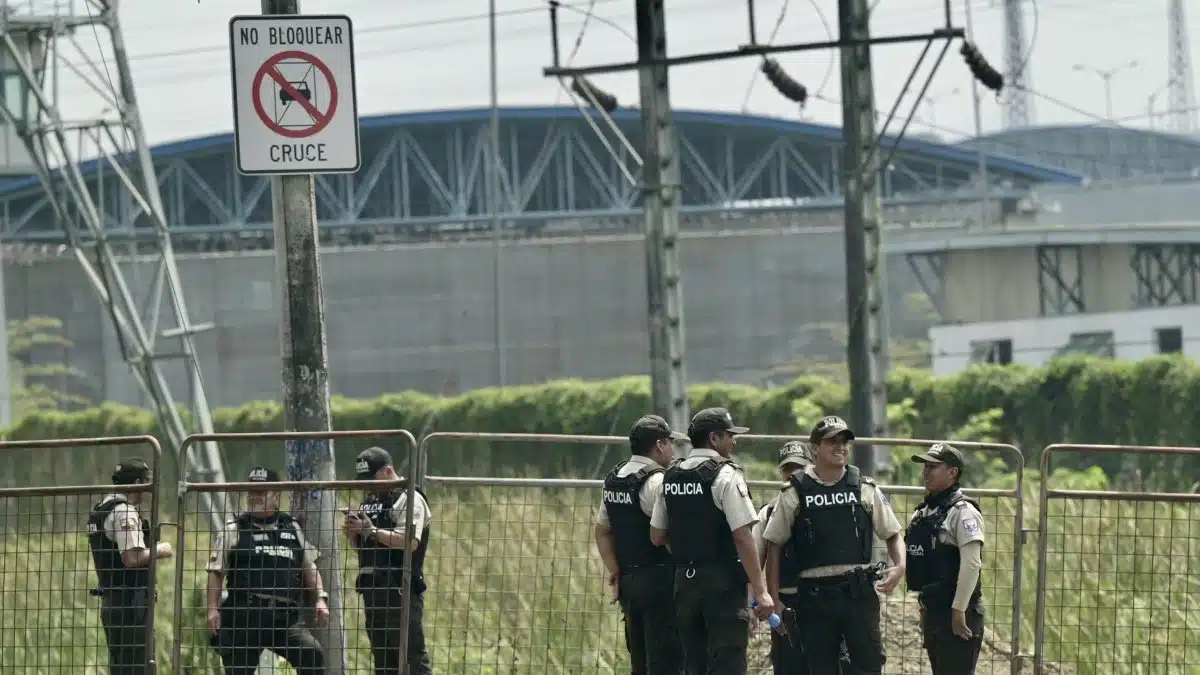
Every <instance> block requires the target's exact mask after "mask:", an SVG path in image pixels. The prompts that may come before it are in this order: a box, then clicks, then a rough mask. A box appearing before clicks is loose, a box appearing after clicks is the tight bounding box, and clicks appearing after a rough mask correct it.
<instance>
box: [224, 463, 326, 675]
mask: <svg viewBox="0 0 1200 675" xmlns="http://www.w3.org/2000/svg"><path fill="white" fill-rule="evenodd" d="M247 481H249V482H255V483H263V484H264V485H263V488H264V489H263V490H256V491H252V492H248V493H247V495H246V502H247V507H248V509H247V511H246V512H245V513H242V514H241V515H239V516H238V517H237V518H234V519H233V520H231V521H229V522H228V523H226V524H225V529H224V530H222V531H221V532H220V534H218V535H217V537H216V541H215V542H214V544H213V551H212V555H211V556H210V557H209V559H208V566H207V569H208V573H209V574H208V633H209V636H210V644H212V646H213V647H214V648H215V649H216V650H217V653H218V654H219V655H220V657H221V662H222V663H223V664H224V666H225V675H251V674H252V673H254V671H255V669H256V668H257V667H258V661H259V657H260V655H261V654H262V651H263V650H264V649H269V650H271V651H273V652H275V653H276V654H278V655H280V656H282V657H283V658H284V659H286V660H287V662H288V663H290V664H291V665H292V667H293V668H295V669H296V670H297V671H298V672H299V673H300V675H319V674H320V673H323V672H324V668H325V654H324V652H323V651H322V649H321V645H320V644H319V643H317V640H316V638H314V637H313V635H312V633H310V632H309V630H308V628H306V627H305V626H304V625H303V624H302V622H301V614H300V609H301V607H302V606H303V599H304V598H303V595H302V594H303V592H304V591H305V590H308V591H310V592H312V593H314V594H315V595H316V617H317V621H320V622H324V621H325V620H327V619H328V617H329V608H328V607H327V606H326V604H325V601H326V599H327V597H328V596H327V595H326V594H325V591H324V588H323V586H322V583H321V575H320V573H319V572H318V571H317V567H316V561H317V558H318V557H319V555H320V554H319V553H318V552H317V549H316V548H315V547H313V545H312V544H310V543H309V542H308V540H307V539H306V538H305V536H304V533H303V532H302V531H301V529H300V525H299V524H298V523H297V522H296V521H295V520H294V519H293V518H292V517H291V516H290V515H288V514H286V513H283V512H281V511H280V510H279V492H278V491H277V490H269V489H266V488H267V484H269V483H275V482H278V481H279V474H278V473H277V472H275V471H272V470H270V469H265V468H263V467H255V468H254V469H251V470H250V475H249V477H248V478H247ZM223 582H226V583H228V591H229V594H228V597H226V598H225V600H224V602H222V600H221V586H222V583H223Z"/></svg>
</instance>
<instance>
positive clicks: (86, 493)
mask: <svg viewBox="0 0 1200 675" xmlns="http://www.w3.org/2000/svg"><path fill="white" fill-rule="evenodd" d="M133 456H137V457H139V458H141V459H142V460H143V461H144V462H145V466H146V467H148V468H149V469H150V471H151V476H153V475H155V474H156V473H157V471H156V469H157V466H158V456H159V452H158V444H157V443H156V442H155V441H154V439H153V438H148V437H136V438H121V439H116V438H113V439H81V440H77V441H46V442H24V443H18V442H10V443H0V457H2V458H3V462H4V463H5V464H7V465H9V466H13V467H18V466H20V467H24V469H23V471H21V473H20V474H18V475H17V476H15V477H14V476H13V475H11V474H9V475H7V476H6V481H7V482H8V486H6V487H3V488H0V672H2V673H5V674H6V675H7V674H9V673H11V674H13V675H50V674H62V675H66V674H67V673H72V674H75V673H86V672H114V673H115V672H120V671H118V670H112V671H110V670H108V668H109V667H110V664H112V665H129V666H134V667H138V668H144V667H145V666H146V665H147V664H148V663H149V662H150V661H151V659H152V658H153V656H154V647H155V644H154V640H153V631H151V630H150V627H151V626H153V625H154V624H155V618H156V617H155V612H154V603H152V602H150V600H149V599H150V598H152V597H154V595H155V587H156V586H155V579H156V577H157V575H156V572H157V570H158V568H160V567H161V563H159V562H158V561H156V559H155V557H154V556H151V555H148V554H147V553H146V552H147V551H152V550H154V549H155V547H156V532H157V526H158V518H157V515H156V509H155V501H156V500H155V497H156V490H157V483H156V482H149V483H144V484H141V485H123V486H121V487H120V488H118V487H117V486H114V485H112V475H113V473H114V468H115V466H116V465H117V463H118V461H119V460H125V459H129V458H131V457H133ZM73 458H89V460H92V459H94V458H102V459H104V460H108V463H107V464H99V463H98V460H97V463H96V465H95V466H94V469H95V470H94V473H95V474H96V475H95V477H94V479H93V480H92V481H90V484H88V485H76V486H63V485H55V483H56V482H57V481H56V480H55V478H54V477H55V475H56V473H57V471H58V470H60V468H61V467H62V466H64V465H65V464H67V463H68V462H70V461H71V459H73ZM89 466H91V462H90V461H89V463H88V464H83V465H82V466H76V467H74V469H73V470H74V472H76V474H77V475H78V474H79V473H80V472H81V469H83V468H86V467H89ZM18 481H19V482H21V483H24V485H23V486H20V487H16V486H13V485H12V483H13V482H18ZM117 496H120V497H121V498H122V499H123V500H124V501H125V502H126V503H127V505H126V506H122V507H117V506H115V505H116V504H118V502H119V501H120V500H116V499H115V497H117ZM97 504H112V505H114V508H111V509H104V510H102V511H101V513H102V515H99V516H97V517H96V518H94V519H89V513H90V512H91V511H92V509H93V506H94V505H97ZM143 519H144V520H145V523H143V522H142V521H143ZM103 542H107V544H105V543H103ZM93 545H96V546H97V548H98V550H99V551H100V553H101V555H99V556H95V557H94V556H93V553H92V547H93ZM139 548H141V549H142V550H140V551H139V550H138V549H139ZM108 549H111V550H108ZM114 556H115V557H122V556H123V557H124V560H125V561H127V562H128V564H130V565H132V566H134V567H135V572H133V573H130V574H127V575H126V574H123V573H117V572H116V569H115V568H116V567H117V566H119V565H121V564H122V563H120V562H114ZM139 570H140V572H139ZM159 618H161V617H159ZM168 618H169V617H168ZM160 623H161V622H160ZM167 625H168V626H169V624H167ZM131 672H132V671H131ZM137 672H143V671H142V670H140V669H139V670H137Z"/></svg>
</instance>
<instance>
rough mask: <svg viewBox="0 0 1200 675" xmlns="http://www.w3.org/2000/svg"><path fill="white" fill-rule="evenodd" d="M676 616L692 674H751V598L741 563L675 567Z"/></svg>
mask: <svg viewBox="0 0 1200 675" xmlns="http://www.w3.org/2000/svg"><path fill="white" fill-rule="evenodd" d="M675 616H676V617H677V619H678V621H679V639H680V642H681V644H682V645H683V657H684V662H685V663H686V664H687V672H688V675H746V667H747V664H746V648H747V646H749V644H750V601H749V599H748V598H747V596H746V578H745V573H744V572H742V570H741V568H740V567H739V568H737V569H731V568H729V567H678V568H676V570H675Z"/></svg>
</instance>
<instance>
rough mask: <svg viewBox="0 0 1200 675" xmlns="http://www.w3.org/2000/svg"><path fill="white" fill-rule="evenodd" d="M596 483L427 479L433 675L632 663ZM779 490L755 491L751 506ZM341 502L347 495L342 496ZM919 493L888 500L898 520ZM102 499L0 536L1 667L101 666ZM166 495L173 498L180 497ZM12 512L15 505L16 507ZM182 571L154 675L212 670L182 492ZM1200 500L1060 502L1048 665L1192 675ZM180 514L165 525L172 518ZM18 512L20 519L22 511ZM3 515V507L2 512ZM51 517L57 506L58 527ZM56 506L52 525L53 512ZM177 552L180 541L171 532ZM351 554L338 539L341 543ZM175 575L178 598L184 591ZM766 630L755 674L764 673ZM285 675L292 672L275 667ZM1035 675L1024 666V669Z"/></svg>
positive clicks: (1007, 606)
mask: <svg viewBox="0 0 1200 675" xmlns="http://www.w3.org/2000/svg"><path fill="white" fill-rule="evenodd" d="M1035 488H1036V485H1031V486H1029V487H1028V491H1027V494H1026V499H1025V529H1026V530H1030V529H1034V528H1036V525H1037V513H1036V494H1035V493H1033V492H1032V490H1033V489H1035ZM597 496H598V495H597V493H596V491H595V490H594V489H587V488H525V487H498V486H492V487H470V488H466V487H449V486H438V485H434V486H433V487H431V490H430V501H431V503H432V507H433V510H434V521H433V536H432V543H431V546H430V549H429V557H428V560H427V564H426V575H427V577H428V579H429V584H430V589H429V591H428V593H427V594H426V599H425V604H426V617H425V627H426V632H427V636H428V643H429V649H430V653H431V656H432V658H433V661H434V665H435V668H436V670H437V672H439V673H444V674H458V673H463V674H467V673H470V674H477V673H487V674H497V675H499V674H506V675H507V674H512V675H517V674H526V673H527V674H529V675H541V674H552V673H554V674H563V675H566V674H570V675H588V674H591V673H595V674H600V673H613V672H622V671H623V670H624V669H625V668H627V657H626V654H625V650H624V643H623V638H622V637H621V629H622V625H621V620H620V613H619V611H618V610H617V608H616V607H614V606H613V605H611V604H610V603H609V602H608V589H607V588H606V586H605V585H604V582H603V575H602V573H601V568H600V565H599V562H598V560H597V559H596V556H595V553H594V551H593V545H592V529H591V523H592V519H593V517H594V513H595V511H594V509H595V505H596V500H597ZM771 496H772V494H771V491H770V490H769V489H757V490H755V497H756V499H757V500H758V501H760V502H761V501H764V500H766V499H769V498H770V497H771ZM346 498H347V500H348V499H349V498H350V496H349V495H346ZM918 498H919V497H918V496H916V495H911V494H900V493H899V491H892V503H893V506H894V508H895V511H896V513H897V515H898V516H899V517H900V518H901V520H904V519H906V518H907V516H908V514H910V513H911V510H912V507H913V506H914V505H915V501H916V500H917V499H918ZM94 499H95V496H94V495H90V496H81V497H78V498H70V499H68V498H55V499H54V500H49V499H46V500H43V502H41V503H40V506H39V505H38V504H35V503H34V502H33V500H32V499H30V500H24V501H22V502H21V506H22V508H21V509H20V510H19V513H20V514H22V515H21V518H20V522H17V523H15V524H14V523H12V522H9V523H7V525H8V527H6V529H5V534H4V535H3V539H2V540H0V672H2V673H5V674H8V673H12V674H13V675H26V674H30V675H32V674H33V673H47V674H49V673H64V674H65V673H105V672H106V668H105V661H106V656H105V650H104V638H103V634H102V632H101V630H100V622H99V612H98V608H99V602H98V600H97V599H96V598H92V597H90V596H89V595H88V594H87V589H88V588H89V587H91V586H93V585H94V583H95V577H94V573H93V572H92V570H91V562H90V559H89V557H88V553H87V549H86V540H85V538H84V536H83V531H82V527H83V521H82V519H81V518H77V515H78V514H79V513H80V512H81V511H85V510H86V504H87V502H88V501H91V500H94ZM170 503H171V502H166V504H168V505H169V504H170ZM10 504H11V502H10ZM186 504H187V507H186V509H187V511H188V513H187V514H185V516H186V517H185V519H184V521H185V525H186V526H187V536H186V540H185V547H184V550H183V551H181V552H177V554H178V555H181V556H182V560H183V577H182V579H179V578H178V577H177V575H176V569H175V562H176V561H175V560H171V561H166V562H167V564H165V565H162V567H161V569H160V570H159V574H158V577H157V579H158V585H159V598H158V603H157V613H158V617H157V623H156V625H157V641H158V654H159V673H163V674H167V673H180V672H186V673H196V674H200V673H204V674H208V673H214V674H215V673H218V672H219V662H218V660H217V658H216V656H215V654H214V652H213V651H212V650H211V649H210V648H209V647H208V646H207V635H206V633H205V629H204V615H203V614H204V613H203V606H204V586H205V574H204V572H203V568H204V564H205V562H206V561H207V558H208V550H209V546H210V542H209V538H208V536H207V533H206V532H204V528H203V527H201V526H200V525H201V523H200V522H199V519H197V518H193V517H192V512H193V511H195V510H197V509H198V503H197V502H196V501H195V500H194V499H193V498H192V497H189V498H188V500H187V502H186ZM1195 508H1196V507H1195V506H1192V505H1185V504H1176V505H1169V504H1140V505H1134V504H1128V503H1123V502H1098V501H1088V502H1081V501H1054V502H1052V505H1051V510H1050V533H1051V536H1050V538H1049V547H1048V549H1049V554H1048V557H1047V569H1048V572H1049V574H1048V583H1047V592H1046V604H1047V622H1046V623H1047V626H1046V642H1045V650H1046V655H1047V657H1048V659H1049V660H1050V661H1052V662H1054V663H1055V664H1056V665H1055V668H1054V672H1070V673H1080V674H1081V675H1093V674H1094V675H1129V674H1134V675H1142V674H1145V675H1158V674H1164V675H1165V674H1167V673H1172V674H1173V673H1180V674H1185V673H1191V672H1196V671H1200V645H1198V644H1197V642H1200V638H1195V637H1192V636H1193V635H1194V634H1195V633H1196V630H1197V629H1198V628H1200V588H1198V587H1197V582H1196V581H1195V577H1194V575H1193V574H1191V570H1193V569H1197V563H1198V562H1200V560H1197V557H1198V556H1200V546H1197V545H1196V544H1195V543H1193V542H1192V540H1193V539H1195V538H1196V537H1197V536H1200V525H1196V524H1194V523H1196V522H1198V521H1197V519H1196V516H1197V515H1198V514H1196V513H1195V512H1194V511H1195ZM983 509H984V512H985V518H986V521H987V532H988V545H987V548H986V550H985V566H986V569H985V573H984V574H985V577H984V585H985V598H986V603H987V604H986V607H987V612H988V614H987V616H988V639H987V647H986V648H985V651H984V654H983V656H982V658H981V663H980V666H979V668H978V670H977V673H979V674H980V675H985V674H987V675H1000V674H1002V673H1003V674H1007V673H1008V672H1009V653H1008V652H1009V644H1010V626H1011V617H1012V613H1013V611H1014V609H1015V602H1014V599H1013V592H1012V589H1013V581H1014V580H1013V573H1012V569H1013V561H1014V551H1015V548H1016V546H1015V544H1016V541H1017V537H1018V536H1022V533H1021V532H1019V531H1018V530H1017V529H1016V528H1015V527H1014V522H1015V519H1014V515H1015V513H1016V503H1015V500H1014V499H1011V498H1003V497H989V498H985V499H984V500H983ZM171 511H172V509H171V508H164V518H165V519H166V520H174V518H173V517H172V516H168V515H166V514H170V513H171ZM12 512H18V511H12ZM12 512H6V515H7V514H8V513H12ZM47 512H49V513H50V516H54V517H49V516H47V515H46V514H47ZM55 514H59V515H55ZM165 535H166V536H165V538H166V539H167V540H168V541H172V542H174V539H175V538H174V531H172V530H171V529H170V528H166V530H165ZM342 546H343V549H344V543H343V544H342ZM1036 549H1037V546H1036V537H1034V536H1032V535H1029V536H1027V537H1026V542H1025V546H1024V554H1023V559H1024V565H1023V570H1024V573H1023V575H1022V583H1023V592H1022V593H1021V597H1020V603H1021V607H1020V615H1021V619H1022V620H1021V627H1022V634H1021V636H1022V640H1021V644H1022V649H1023V651H1032V648H1033V633H1032V631H1033V626H1034V608H1035V603H1036V589H1035V580H1036V577H1035V571H1036V558H1037V555H1036V554H1037V550H1036ZM341 555H342V560H341V564H340V566H339V567H340V569H341V574H340V575H339V577H340V580H341V582H342V583H341V585H342V588H343V591H344V596H345V604H346V611H345V618H346V633H345V635H346V642H347V645H348V647H347V648H348V653H347V661H348V663H349V664H350V670H349V671H348V672H351V673H368V672H370V657H369V651H368V649H367V642H366V637H365V633H364V631H363V630H362V610H361V606H360V604H359V601H358V598H357V597H356V596H355V594H354V593H353V591H352V590H349V592H346V590H347V589H352V588H353V579H354V575H355V572H356V566H355V562H354V560H353V559H352V558H351V556H350V555H349V554H348V552H347V551H345V550H342V552H341ZM177 580H180V581H181V582H182V588H183V606H182V607H176V606H175V601H174V587H175V583H176V581H177ZM176 617H179V619H180V621H182V625H183V640H182V645H181V652H182V660H181V662H180V663H179V664H171V663H170V658H169V655H170V646H171V643H172V635H173V625H172V624H173V621H174V620H175V619H176ZM885 617H886V618H885V634H886V641H887V648H888V654H889V661H888V666H887V670H886V672H888V673H922V672H928V671H927V667H926V666H925V665H924V662H925V659H924V655H923V653H922V651H921V647H920V638H919V635H918V634H917V632H916V629H915V618H916V606H915V602H914V601H913V599H912V598H911V597H910V596H908V597H906V596H905V594H903V593H901V592H899V591H897V592H896V593H894V594H893V595H892V596H891V597H890V598H889V599H888V602H887V603H886V606H885ZM762 638H763V634H762V633H761V632H760V633H757V634H756V641H755V644H754V645H753V646H752V650H751V651H752V663H754V664H755V668H754V669H753V670H752V672H755V673H766V672H769V671H768V670H767V667H766V664H765V650H766V647H765V643H764V641H763V639H762ZM277 672H291V671H290V669H289V668H287V667H285V666H280V667H279V669H278V671H277ZM1026 672H1029V671H1028V670H1027V671H1026Z"/></svg>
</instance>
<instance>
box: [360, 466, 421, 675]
mask: <svg viewBox="0 0 1200 675" xmlns="http://www.w3.org/2000/svg"><path fill="white" fill-rule="evenodd" d="M354 469H355V473H356V475H357V477H358V480H380V481H395V480H398V479H399V478H400V476H399V475H397V473H396V469H395V467H394V466H393V465H392V456H391V455H390V454H389V453H388V451H387V450H384V449H383V448H378V447H373V448H367V449H366V450H363V451H362V452H360V453H359V454H358V458H357V459H356V461H355V465H354ZM415 489H416V492H415V493H414V494H415V495H416V499H415V500H414V501H415V502H416V504H415V506H414V508H413V518H412V521H413V534H412V535H410V536H405V532H404V528H405V527H406V525H407V518H408V516H407V514H406V513H405V511H406V509H407V507H408V491H407V486H401V487H397V488H384V489H382V490H377V491H372V492H369V493H368V494H367V496H366V498H365V499H364V500H363V502H362V505H361V506H360V507H359V508H358V510H357V511H348V512H347V513H346V519H345V522H344V524H343V531H344V532H345V533H346V537H347V539H348V540H349V541H350V546H351V547H353V548H355V549H356V550H357V551H358V582H357V584H356V587H357V590H358V592H359V593H360V594H361V595H362V599H363V612H364V614H365V615H366V616H365V618H366V627H367V638H368V639H369V640H370V642H371V655H372V656H373V657H374V660H375V675H399V674H400V673H401V672H402V671H401V668H402V666H403V665H404V663H405V661H406V660H407V663H408V670H407V671H406V672H407V673H408V675H429V674H430V673H432V672H433V667H432V666H431V665H430V661H429V652H428V651H427V649H426V647H425V630H424V628H423V627H422V625H421V624H422V615H423V614H424V611H425V599H424V598H425V596H424V593H425V574H424V569H423V568H424V565H425V551H426V549H428V548H429V523H430V519H431V518H432V514H431V513H430V509H429V502H428V500H427V499H426V497H425V492H424V491H423V490H421V489H420V488H415ZM410 551H411V552H412V587H411V588H410V589H408V591H411V598H412V600H411V605H410V609H409V622H408V626H407V628H405V626H404V623H403V618H404V617H403V604H402V603H403V596H402V594H403V593H405V592H408V591H406V590H405V589H402V588H401V583H402V581H403V571H404V558H405V556H406V555H407V554H408V552H410ZM403 630H407V631H408V649H407V651H408V654H407V659H405V658H404V656H403V655H402V654H401V653H400V641H401V637H402V636H403V633H402V632H401V631H403Z"/></svg>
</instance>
